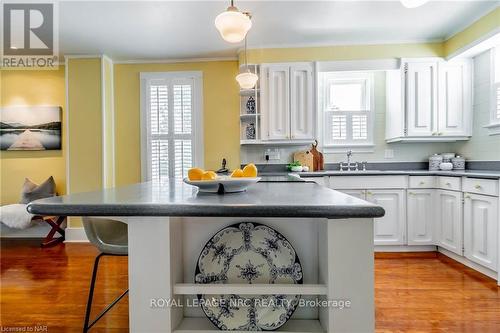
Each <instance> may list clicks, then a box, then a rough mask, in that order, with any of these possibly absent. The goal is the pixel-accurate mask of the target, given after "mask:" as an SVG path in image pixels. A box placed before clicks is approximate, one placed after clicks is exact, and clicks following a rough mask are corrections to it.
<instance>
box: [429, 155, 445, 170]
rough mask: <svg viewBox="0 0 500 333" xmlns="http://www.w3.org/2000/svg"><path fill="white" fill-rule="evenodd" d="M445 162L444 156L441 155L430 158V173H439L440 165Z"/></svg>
mask: <svg viewBox="0 0 500 333" xmlns="http://www.w3.org/2000/svg"><path fill="white" fill-rule="evenodd" d="M442 162H443V156H441V155H439V154H434V155H432V156H431V157H429V171H437V170H440V169H439V165H440V164H441V163H442Z"/></svg>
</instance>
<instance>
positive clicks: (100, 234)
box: [82, 217, 128, 255]
mask: <svg viewBox="0 0 500 333" xmlns="http://www.w3.org/2000/svg"><path fill="white" fill-rule="evenodd" d="M82 221H83V228H84V229H85V234H86V235H87V238H88V239H89V241H90V242H91V243H92V244H93V245H94V246H96V247H97V248H98V249H99V250H100V251H101V252H103V253H107V254H118V255H126V254H128V233H127V225H126V224H125V223H123V222H120V221H116V220H110V219H105V218H94V217H83V218H82Z"/></svg>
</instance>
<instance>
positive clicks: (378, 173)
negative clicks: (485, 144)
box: [284, 170, 500, 179]
mask: <svg viewBox="0 0 500 333" xmlns="http://www.w3.org/2000/svg"><path fill="white" fill-rule="evenodd" d="M481 171H482V170H481ZM284 173H285V174H290V173H291V172H286V171H285V172H284ZM493 173H498V175H495V174H493ZM293 174H294V175H297V176H300V177H323V176H389V175H408V176H412V175H413V176H443V177H470V178H481V179H500V173H499V172H498V171H492V174H488V171H482V172H479V173H474V172H473V171H472V172H469V171H467V170H465V172H464V171H429V170H387V171H383V170H382V171H370V170H368V171H360V172H348V171H345V172H341V171H335V170H325V171H313V172H297V173H293Z"/></svg>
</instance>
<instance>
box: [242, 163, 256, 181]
mask: <svg viewBox="0 0 500 333" xmlns="http://www.w3.org/2000/svg"><path fill="white" fill-rule="evenodd" d="M243 177H249V178H255V177H257V167H256V166H255V164H253V163H249V164H247V165H245V167H244V168H243Z"/></svg>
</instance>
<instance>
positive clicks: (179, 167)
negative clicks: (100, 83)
mask: <svg viewBox="0 0 500 333" xmlns="http://www.w3.org/2000/svg"><path fill="white" fill-rule="evenodd" d="M194 74H197V73H196V72H194ZM141 95H142V99H143V101H142V110H141V112H142V150H143V153H142V159H143V163H142V167H143V169H144V170H143V179H144V180H160V179H165V178H177V179H182V178H184V177H186V176H187V171H188V169H189V168H192V167H193V166H195V165H198V166H202V165H201V163H202V161H201V157H200V155H201V150H202V149H203V147H202V146H201V135H202V133H201V126H200V125H201V101H200V100H199V99H201V74H197V75H193V72H188V73H186V72H171V73H141Z"/></svg>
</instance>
